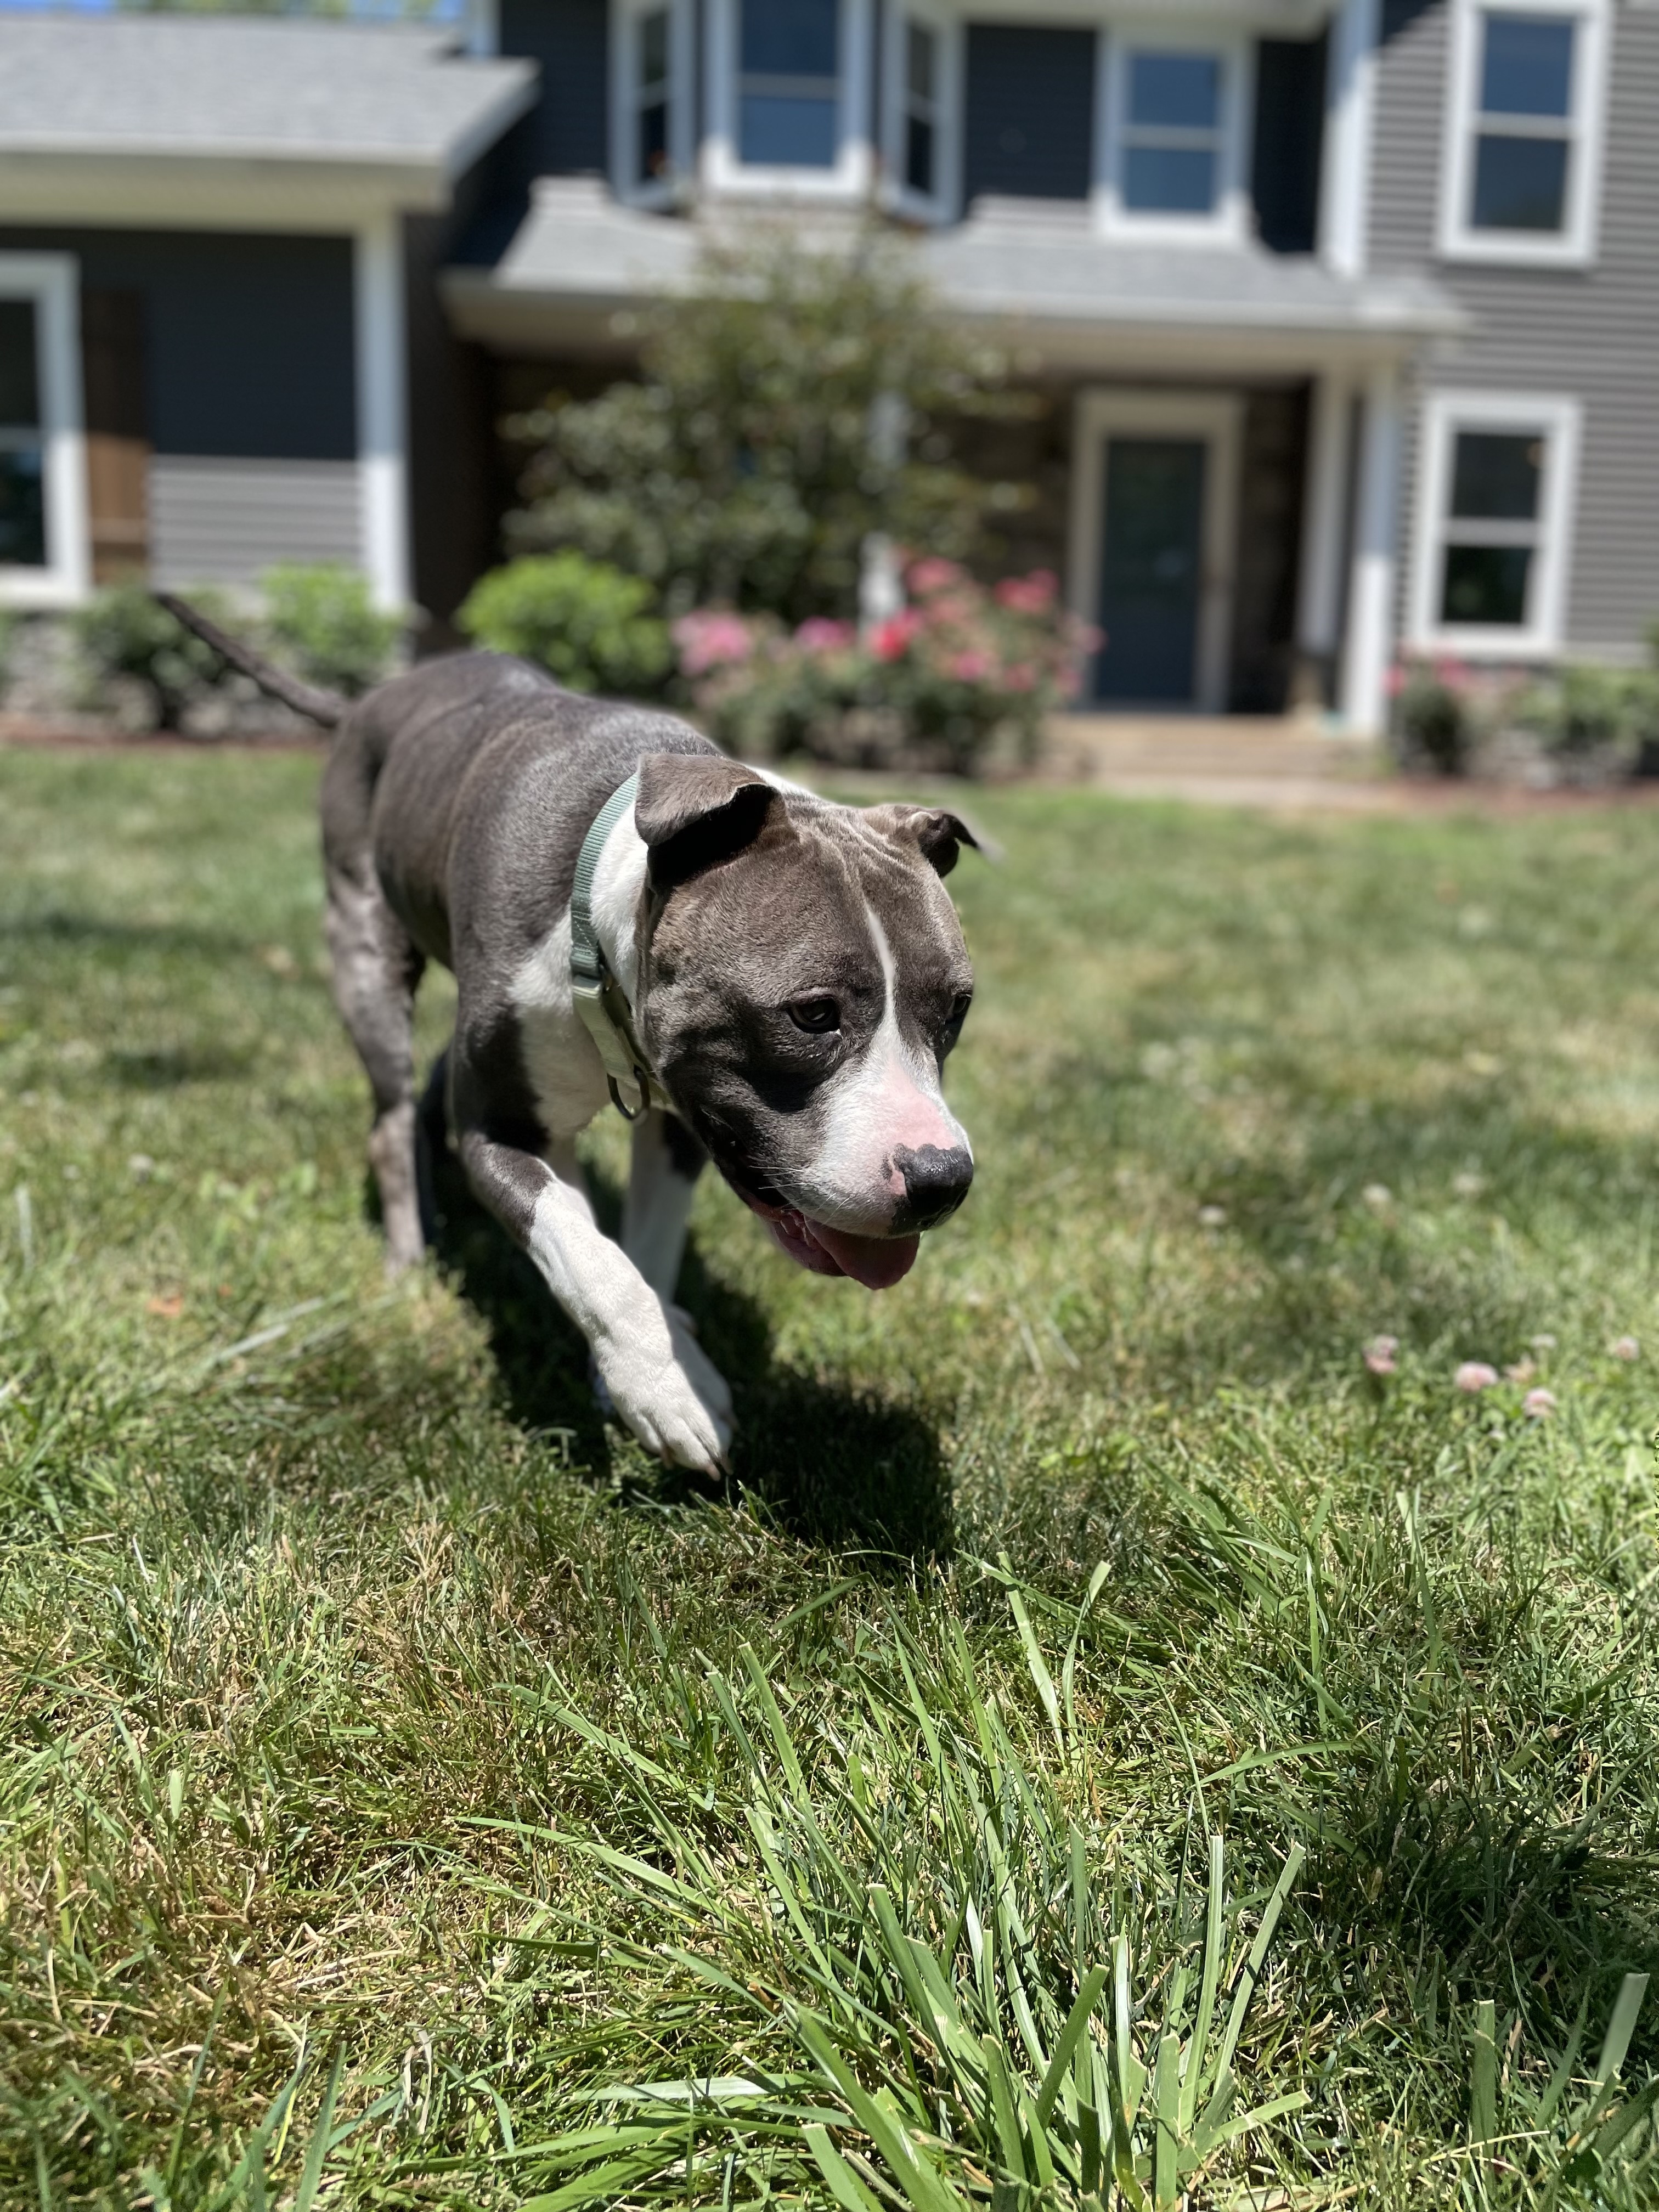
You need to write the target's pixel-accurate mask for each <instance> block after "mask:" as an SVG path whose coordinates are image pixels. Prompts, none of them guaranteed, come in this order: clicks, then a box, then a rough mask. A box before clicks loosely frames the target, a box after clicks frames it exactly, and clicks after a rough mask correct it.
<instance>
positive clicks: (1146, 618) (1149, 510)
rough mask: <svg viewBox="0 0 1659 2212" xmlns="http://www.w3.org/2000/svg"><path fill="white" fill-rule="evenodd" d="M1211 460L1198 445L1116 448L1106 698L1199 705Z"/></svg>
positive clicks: (1104, 566) (1099, 689) (1107, 561)
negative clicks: (1196, 694)
mask: <svg viewBox="0 0 1659 2212" xmlns="http://www.w3.org/2000/svg"><path fill="white" fill-rule="evenodd" d="M1206 450H1207V449H1206V447H1205V446H1204V444H1203V443H1202V442H1201V441H1200V440H1198V439H1193V438H1113V439H1111V440H1110V441H1109V442H1108V444H1107V447H1106V451H1105V455H1104V462H1105V469H1106V485H1105V499H1104V501H1103V509H1104V512H1103V542H1102V545H1101V563H1100V601H1099V612H1100V624H1101V628H1102V629H1103V630H1104V631H1105V633H1106V642H1105V645H1104V646H1103V648H1102V650H1101V652H1100V653H1099V655H1098V657H1097V660H1096V664H1095V683H1096V693H1097V696H1098V697H1100V698H1103V699H1121V700H1146V701H1159V702H1166V703H1169V704H1172V705H1178V704H1184V703H1187V702H1190V701H1191V699H1192V697H1193V696H1194V690H1196V687H1197V648H1198V614H1199V596H1200V586H1201V582H1202V573H1203V562H1202V558H1201V548H1202V542H1203V524H1204V478H1205V471H1206Z"/></svg>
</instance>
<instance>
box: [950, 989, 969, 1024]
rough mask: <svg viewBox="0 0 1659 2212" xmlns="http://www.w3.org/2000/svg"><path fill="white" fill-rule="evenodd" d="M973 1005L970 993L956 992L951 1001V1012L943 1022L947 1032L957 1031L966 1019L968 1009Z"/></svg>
mask: <svg viewBox="0 0 1659 2212" xmlns="http://www.w3.org/2000/svg"><path fill="white" fill-rule="evenodd" d="M973 1003H974V994H973V993H972V992H971V991H958V992H957V995H956V996H955V998H954V999H952V1000H951V1012H950V1014H949V1016H948V1018H946V1021H945V1028H946V1029H948V1030H959V1029H960V1028H961V1027H962V1025H963V1023H964V1022H965V1021H966V1020H967V1018H968V1009H969V1006H972V1005H973Z"/></svg>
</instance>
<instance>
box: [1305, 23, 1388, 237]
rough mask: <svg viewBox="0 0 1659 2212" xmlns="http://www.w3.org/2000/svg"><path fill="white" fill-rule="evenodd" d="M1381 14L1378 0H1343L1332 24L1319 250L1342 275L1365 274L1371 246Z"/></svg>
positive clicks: (1327, 73) (1327, 83) (1327, 68)
mask: <svg viewBox="0 0 1659 2212" xmlns="http://www.w3.org/2000/svg"><path fill="white" fill-rule="evenodd" d="M1378 15H1379V9H1378V0H1342V4H1341V7H1340V9H1339V10H1338V12H1337V17H1336V21H1335V22H1334V24H1333V25H1332V27H1331V44H1330V52H1329V57H1328V60H1327V63H1326V87H1325V152H1324V159H1323V161H1322V173H1321V176H1320V179H1319V256H1320V258H1321V260H1322V261H1323V262H1324V264H1326V266H1327V268H1328V269H1333V270H1335V272H1336V274H1337V275H1338V276H1364V273H1365V264H1366V261H1367V259H1368V257H1369V252H1370V215H1371V210H1370V181H1371V133H1372V125H1373V119H1374V113H1375V109H1376V35H1377V26H1378Z"/></svg>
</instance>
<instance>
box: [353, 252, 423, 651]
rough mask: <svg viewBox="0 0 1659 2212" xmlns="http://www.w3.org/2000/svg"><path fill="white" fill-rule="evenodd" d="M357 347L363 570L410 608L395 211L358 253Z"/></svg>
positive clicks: (383, 597) (384, 597)
mask: <svg viewBox="0 0 1659 2212" xmlns="http://www.w3.org/2000/svg"><path fill="white" fill-rule="evenodd" d="M353 276H354V290H355V295H356V342H357V474H358V482H359V487H360V497H361V499H362V545H363V567H364V569H365V570H366V571H367V573H368V580H369V582H370V584H371V585H372V586H373V587H374V598H375V601H376V603H377V605H380V606H382V607H387V608H392V607H404V606H407V605H408V604H409V599H410V563H409V465H408V457H407V453H406V450H405V447H406V436H407V415H408V409H407V403H406V398H405V392H404V375H405V362H404V353H405V338H404V265H403V247H402V240H401V237H400V235H399V231H398V217H397V215H396V213H395V211H392V210H388V211H387V212H386V213H385V214H383V215H379V216H374V218H373V219H372V220H371V221H370V222H366V223H365V224H364V225H363V227H362V229H361V230H360V231H359V232H358V233H357V234H356V242H355V250H354V254H353Z"/></svg>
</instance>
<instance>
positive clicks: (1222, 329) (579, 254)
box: [444, 178, 1464, 370]
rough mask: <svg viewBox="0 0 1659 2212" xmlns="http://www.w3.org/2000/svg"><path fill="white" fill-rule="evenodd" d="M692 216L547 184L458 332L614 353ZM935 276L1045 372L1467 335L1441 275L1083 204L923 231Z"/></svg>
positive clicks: (1295, 355)
mask: <svg viewBox="0 0 1659 2212" xmlns="http://www.w3.org/2000/svg"><path fill="white" fill-rule="evenodd" d="M698 237H699V232H698V227H697V225H696V223H694V222H684V221H675V220H672V219H671V218H666V217H664V216H654V215H646V214H641V213H640V212H638V211H637V210H634V209H631V208H627V207H623V206H622V205H620V204H618V203H617V201H616V200H615V199H614V198H613V197H611V193H610V192H609V191H608V190H607V189H606V188H605V185H603V184H602V183H600V182H599V180H598V179H591V178H573V179H565V178H558V179H542V180H541V181H540V182H539V183H538V185H537V186H536V189H535V195H534V197H533V199H532V204H531V207H530V210H529V212H528V214H527V215H526V217H525V219H524V221H523V222H522V223H521V224H520V228H519V230H518V232H517V233H516V234H515V235H514V237H513V240H512V242H511V243H510V245H509V246H507V251H506V252H504V253H503V254H502V256H501V259H500V260H499V261H498V262H496V263H495V264H494V265H493V266H491V267H488V268H482V267H465V266H462V267H456V268H452V269H450V270H447V271H446V273H445V277H444V289H445V295H446V298H447V302H448V306H449V310H450V313H451V316H452V318H453V321H454V323H455V325H456V327H457V329H458V330H459V331H460V332H461V333H462V335H463V336H465V337H471V338H476V339H477V340H480V341H481V342H482V343H484V344H487V345H489V346H491V347H493V348H494V349H496V350H497V351H501V352H513V351H515V350H522V351H527V352H531V353H535V352H539V351H552V350H561V351H562V350H567V349H568V350H573V351H577V352H588V353H600V354H603V353H615V352H617V351H620V350H623V349H625V348H626V344H627V342H628V340H629V337H630V336H631V325H630V324H629V313H630V311H634V312H636V311H637V310H638V309H639V308H640V307H643V306H645V305H647V304H648V303H649V302H650V301H653V300H656V299H660V298H662V297H663V296H665V295H669V294H672V293H673V292H675V291H678V290H679V289H682V288H684V286H686V285H687V284H689V283H690V281H691V279H692V276H693V271H694V267H695V263H696V252H697V245H698ZM921 260H922V265H923V267H924V269H925V270H927V274H928V275H929V276H930V277H931V278H932V280H933V283H934V285H935V286H936V288H937V289H938V291H939V295H940V297H941V299H942V300H943V301H944V303H945V307H947V308H948V309H949V310H951V312H952V313H955V314H957V315H958V316H960V317H962V318H963V319H969V320H972V321H974V322H980V323H993V324H997V325H1002V326H1003V327H1004V328H1006V331H1008V333H1009V335H1010V337H1012V339H1013V340H1014V342H1015V343H1017V344H1018V346H1019V347H1020V348H1021V349H1022V350H1024V351H1029V352H1030V353H1032V354H1034V355H1035V356H1037V358H1038V360H1039V361H1040V362H1042V363H1043V364H1044V365H1053V366H1056V367H1058V366H1075V367H1078V368H1086V367H1088V366H1090V365H1091V363H1092V362H1102V363H1103V364H1104V362H1106V361H1107V360H1108V359H1109V360H1110V361H1111V362H1117V361H1120V360H1121V359H1122V358H1124V357H1125V356H1126V355H1128V356H1134V357H1136V358H1137V359H1138V360H1139V359H1140V358H1141V357H1142V356H1145V355H1146V353H1147V352H1148V350H1149V349H1155V350H1157V351H1158V352H1159V353H1160V354H1163V353H1170V354H1172V355H1175V356H1182V359H1181V361H1180V364H1179V365H1180V366H1181V367H1182V368H1183V370H1185V369H1187V368H1189V367H1190V366H1191V360H1190V356H1192V355H1193V354H1194V349H1197V350H1199V351H1201V352H1202V353H1203V354H1204V355H1205V356H1206V357H1208V358H1210V359H1212V361H1213V364H1214V366H1215V367H1216V368H1218V369H1222V370H1225V368H1228V367H1230V366H1231V364H1232V362H1233V361H1234V359H1235V357H1237V360H1238V362H1239V363H1240V365H1250V364H1255V365H1260V366H1263V367H1273V366H1279V367H1284V368H1296V367H1298V366H1300V367H1305V366H1307V365H1308V364H1310V363H1311V362H1317V361H1319V360H1322V359H1324V358H1327V357H1328V356H1330V355H1332V354H1333V353H1349V354H1359V353H1364V354H1373V355H1374V354H1377V353H1383V352H1389V353H1400V352H1404V351H1408V350H1410V349H1413V348H1414V347H1415V346H1416V345H1417V344H1419V343H1421V342H1422V341H1424V340H1425V339H1429V338H1433V337H1443V336H1449V335H1452V334H1454V333H1455V332H1457V331H1461V330H1462V328H1463V327H1464V317H1463V315H1462V311H1461V310H1460V309H1459V308H1458V307H1457V306H1456V304H1455V302H1454V301H1453V300H1452V299H1451V298H1450V296H1449V295H1448V294H1447V293H1446V292H1444V291H1443V290H1442V289H1441V288H1440V287H1439V286H1438V285H1437V284H1436V283H1433V282H1432V281H1431V279H1430V278H1428V277H1427V276H1419V275H1415V274H1413V273H1410V272H1406V273H1403V274H1400V275H1394V276H1364V277H1358V278H1353V277H1344V276H1337V275H1335V274H1334V273H1333V271H1331V270H1328V269H1327V268H1325V267H1324V266H1323V265H1322V264H1321V263H1320V262H1318V261H1316V259H1314V258H1313V257H1312V256H1311V255H1285V254H1275V253H1270V252H1267V249H1266V248H1265V247H1263V246H1260V245H1258V244H1256V243H1255V241H1250V242H1249V243H1241V244H1237V245H1232V244H1220V243H1218V244H1216V245H1213V246H1212V245H1196V244H1192V245H1188V244H1186V243H1182V244H1178V245H1173V246H1171V245H1168V244H1161V245H1156V246H1154V245H1150V244H1149V245H1144V246H1143V245H1139V244H1137V243H1126V242H1123V241H1121V240H1115V239H1109V238H1105V237H1103V236H1102V235H1101V234H1099V233H1098V232H1097V230H1095V229H1094V228H1093V227H1092V225H1091V221H1090V216H1089V210H1087V208H1086V207H1085V206H1082V205H1081V204H1077V205H1073V204H1070V203H1059V204H1056V203H1050V202H1043V201H1025V200H982V201H979V202H976V203H975V206H974V208H973V209H972V210H971V211H970V214H969V219H968V220H967V221H966V222H963V223H962V224H960V225H958V226H957V227H956V228H953V229H951V230H947V231H944V232H941V233H939V234H936V235H933V236H931V237H929V238H927V239H925V240H923V241H922V244H921Z"/></svg>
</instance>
